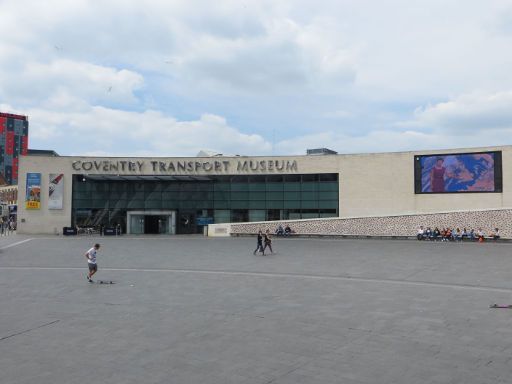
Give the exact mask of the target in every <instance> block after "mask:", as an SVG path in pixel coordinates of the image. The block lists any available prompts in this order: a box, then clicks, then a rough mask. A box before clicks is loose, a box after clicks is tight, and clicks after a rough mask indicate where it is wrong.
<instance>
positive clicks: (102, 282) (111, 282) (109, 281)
mask: <svg viewBox="0 0 512 384" xmlns="http://www.w3.org/2000/svg"><path fill="white" fill-rule="evenodd" d="M115 283H116V282H115V281H111V280H96V281H95V282H94V284H115Z"/></svg>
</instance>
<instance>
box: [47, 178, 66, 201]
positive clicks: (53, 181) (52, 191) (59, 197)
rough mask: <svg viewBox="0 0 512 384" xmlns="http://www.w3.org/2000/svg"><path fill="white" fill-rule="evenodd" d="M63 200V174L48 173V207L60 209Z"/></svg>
mask: <svg viewBox="0 0 512 384" xmlns="http://www.w3.org/2000/svg"><path fill="white" fill-rule="evenodd" d="M63 200H64V174H63V173H50V180H49V183H48V209H62V205H63Z"/></svg>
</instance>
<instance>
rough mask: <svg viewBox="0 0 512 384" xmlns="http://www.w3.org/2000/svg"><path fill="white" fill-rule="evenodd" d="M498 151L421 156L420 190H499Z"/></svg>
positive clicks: (440, 191)
mask: <svg viewBox="0 0 512 384" xmlns="http://www.w3.org/2000/svg"><path fill="white" fill-rule="evenodd" d="M496 157H497V156H496V153H495V152H481V153H458V154H446V155H426V156H425V155H424V156H418V158H417V161H418V162H419V171H420V172H421V176H420V175H418V176H420V177H421V192H420V193H454V192H455V193H457V192H459V193H460V192H496V191H497V189H498V188H496V185H495V181H496V176H497V175H496V172H495V165H496Z"/></svg>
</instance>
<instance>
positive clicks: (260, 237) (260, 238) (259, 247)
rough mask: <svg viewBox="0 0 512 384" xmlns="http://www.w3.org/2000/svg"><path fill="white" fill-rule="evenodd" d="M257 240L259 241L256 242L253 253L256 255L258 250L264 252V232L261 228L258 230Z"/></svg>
mask: <svg viewBox="0 0 512 384" xmlns="http://www.w3.org/2000/svg"><path fill="white" fill-rule="evenodd" d="M256 241H257V242H256V249H255V250H254V252H253V253H252V254H253V255H255V254H256V252H258V251H260V252H261V253H263V234H262V233H261V230H259V231H258V237H257V240H256Z"/></svg>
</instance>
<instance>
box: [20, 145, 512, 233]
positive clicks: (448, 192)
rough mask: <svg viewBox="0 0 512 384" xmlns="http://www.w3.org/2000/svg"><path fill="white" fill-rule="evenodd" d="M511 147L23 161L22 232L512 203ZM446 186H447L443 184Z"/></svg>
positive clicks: (181, 227)
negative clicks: (393, 151) (260, 155)
mask: <svg viewBox="0 0 512 384" xmlns="http://www.w3.org/2000/svg"><path fill="white" fill-rule="evenodd" d="M508 164H512V147H510V146H505V147H491V148H489V147H488V148H469V149H455V150H446V151H417V152H397V153H374V154H351V155H339V154H335V153H333V152H332V151H328V152H322V153H320V154H318V155H313V154H310V155H304V156H267V157H247V156H216V157H190V158H174V157H169V158H161V157H155V158H150V157H143V158H142V157H134V158H124V157H123V158H118V157H80V156H73V157H70V156H30V155H29V156H22V157H21V158H20V170H19V191H20V192H19V194H18V199H19V200H18V232H19V233H27V234H40V233H41V234H42V233H46V234H50V233H52V234H53V233H61V232H62V229H63V227H75V228H76V227H78V228H100V227H103V228H105V227H108V228H119V229H120V230H121V232H122V233H129V234H189V233H203V230H204V227H205V226H207V225H209V224H220V223H243V222H265V221H277V220H285V221H290V220H304V219H324V218H334V217H338V218H339V217H341V218H343V217H368V216H393V215H402V214H415V213H435V212H446V211H450V210H456V211H461V210H462V211H464V210H478V209H503V208H507V207H511V206H512V195H511V194H510V191H508V190H507V186H508V185H510V181H511V180H512V174H511V171H510V169H509V167H508V166H507V165H508ZM439 180H441V181H439Z"/></svg>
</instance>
